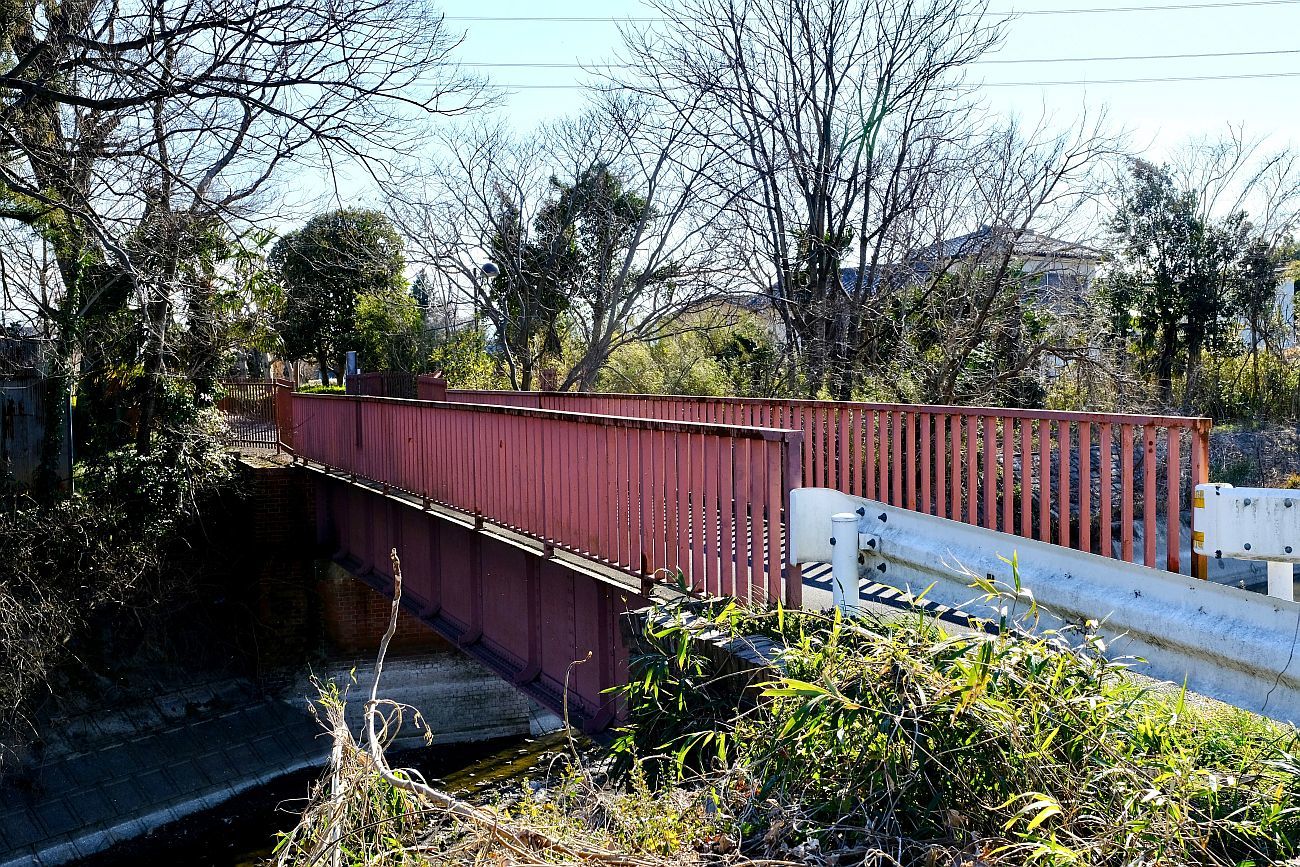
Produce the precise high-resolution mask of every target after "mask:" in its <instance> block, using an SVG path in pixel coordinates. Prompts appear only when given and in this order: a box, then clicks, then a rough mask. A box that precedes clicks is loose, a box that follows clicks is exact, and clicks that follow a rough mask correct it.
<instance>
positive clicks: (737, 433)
mask: <svg viewBox="0 0 1300 867" xmlns="http://www.w3.org/2000/svg"><path fill="white" fill-rule="evenodd" d="M520 393H521V394H526V393H527V392H520ZM294 398H295V399H303V400H308V399H310V400H354V401H360V400H366V401H384V402H387V403H400V404H411V405H415V406H422V407H425V406H430V405H434V406H438V405H443V406H448V407H453V408H455V409H465V410H470V411H472V412H486V413H494V414H499V415H515V416H525V417H533V418H556V419H564V420H568V421H582V422H590V423H592V424H598V425H605V426H611V427H631V428H640V429H644V430H660V431H673V432H681V433H706V434H714V435H716V436H728V437H733V438H736V439H761V440H769V441H770V440H786V441H788V440H789V439H790V435H791V434H794V435H797V436H798V437H800V438H802V437H803V433H802V431H798V430H794V429H792V428H772V427H757V426H753V425H730V424H718V423H716V422H700V421H677V420H675V419H657V418H641V417H639V416H624V415H610V414H608V413H587V412H573V411H570V410H563V409H537V408H536V407H531V406H510V405H509V404H499V403H462V402H460V401H456V402H450V401H430V400H420V399H419V398H414V397H383V396H380V395H373V394H323V393H312V394H303V393H301V392H295V393H294Z"/></svg>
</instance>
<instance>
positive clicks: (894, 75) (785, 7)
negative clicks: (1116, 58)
mask: <svg viewBox="0 0 1300 867" xmlns="http://www.w3.org/2000/svg"><path fill="white" fill-rule="evenodd" d="M654 5H655V6H656V9H658V12H659V13H660V14H662V16H663V18H664V23H663V25H662V26H656V27H654V29H650V30H645V31H641V30H633V29H628V30H625V32H624V38H625V44H627V45H625V52H624V55H625V56H624V57H623V62H624V64H627V65H628V66H630V68H632V74H629V75H627V77H625V78H623V79H620V81H621V82H623V83H624V84H625V86H627V87H630V88H634V90H638V91H641V92H643V94H645V95H646V96H647V97H650V99H653V100H655V101H656V103H658V104H662V105H666V107H671V108H672V109H677V110H680V112H682V114H684V116H689V117H692V118H693V120H692V130H693V133H694V134H695V136H697V140H698V143H699V147H705V148H711V149H714V151H716V152H719V153H722V155H724V157H725V159H724V160H723V161H720V162H719V164H718V170H716V173H715V174H714V177H712V181H714V183H715V185H716V188H719V190H736V191H737V192H738V199H737V201H736V205H737V207H736V208H735V209H733V214H735V218H736V225H737V226H738V229H740V230H741V231H742V233H744V234H745V235H746V237H748V238H749V240H750V244H751V250H753V251H754V255H755V256H757V257H759V259H761V260H762V264H763V268H762V269H761V270H759V274H758V276H759V279H761V281H763V282H762V285H761V286H759V287H758V289H759V291H763V292H764V294H766V295H767V296H768V299H770V302H771V305H772V309H774V312H775V315H776V317H777V318H779V321H780V325H781V329H783V331H784V334H785V338H787V342H788V343H789V347H790V350H792V354H793V356H794V360H796V363H797V365H798V372H800V377H801V380H802V386H803V389H805V390H806V393H807V394H809V395H818V394H826V393H829V394H832V395H835V396H837V398H841V399H842V398H849V396H850V395H852V394H853V393H854V390H855V387H857V386H858V385H859V383H861V381H862V376H863V372H865V370H867V369H870V368H872V367H875V368H876V369H880V365H881V364H884V360H889V359H896V357H897V355H898V352H900V351H901V350H906V348H907V347H904V346H901V344H900V342H898V341H900V338H901V334H900V331H901V329H902V328H904V325H902V324H901V322H896V321H889V317H898V316H906V315H907V304H909V296H911V295H917V294H918V291H919V302H920V303H922V304H926V303H928V302H930V300H931V299H932V298H933V296H935V292H936V291H937V289H939V279H937V277H936V276H937V274H940V273H944V270H945V269H946V265H950V264H953V263H946V264H945V263H935V261H926V260H927V257H928V259H933V257H935V256H936V251H943V250H944V244H943V242H944V240H946V239H950V238H953V237H954V235H958V234H965V233H969V231H971V230H974V229H976V227H979V226H980V225H988V226H995V227H996V229H997V234H998V237H1001V238H1005V237H1006V235H1008V234H1010V235H1015V234H1022V233H1023V231H1026V230H1027V227H1028V226H1030V225H1031V224H1032V221H1034V218H1035V217H1039V216H1043V211H1044V209H1045V205H1048V204H1049V203H1050V204H1053V205H1054V204H1058V200H1060V199H1061V198H1062V196H1063V194H1065V188H1066V187H1067V186H1071V185H1073V183H1074V182H1075V181H1076V179H1078V177H1079V174H1080V166H1082V164H1083V162H1087V161H1088V160H1091V159H1092V157H1093V156H1095V155H1096V153H1099V152H1101V151H1104V149H1105V147H1104V146H1102V144H1101V142H1100V140H1099V139H1097V135H1096V130H1095V129H1088V135H1084V136H1076V139H1075V140H1073V142H1069V143H1067V142H1066V140H1063V139H1062V140H1060V142H1057V140H1056V138H1052V139H1050V140H1048V138H1049V136H1047V135H1045V134H1044V131H1043V130H1035V131H1032V133H1030V134H1027V135H1026V134H1024V133H1023V131H1022V130H1015V129H1013V127H1006V126H1001V127H1000V126H996V125H993V123H991V122H989V121H988V118H987V116H985V114H984V113H983V112H982V110H980V108H979V105H978V104H976V103H975V101H974V100H972V97H971V88H970V87H969V86H967V84H966V83H965V78H963V77H965V73H966V70H967V68H969V66H970V64H972V62H974V61H976V60H978V58H979V57H982V56H983V55H984V53H985V52H988V51H991V49H992V48H995V47H996V45H998V44H1000V42H1001V38H1002V32H1004V25H1005V21H1004V19H1000V18H997V17H995V16H991V14H988V5H987V3H984V1H982V0H927V1H924V3H911V1H905V0H829V1H827V3H816V4H810V3H800V1H798V0H685V1H684V3H668V1H666V0H664V1H658V0H656V1H655V3H654ZM666 110H667V109H666ZM1009 142H1018V143H1021V144H1026V146H1030V148H1031V151H1032V157H1031V156H1027V155H1024V153H1021V152H1015V151H1011V149H1009V148H1008V147H1006V144H1008V143H1009ZM1049 156H1050V157H1053V159H1054V160H1056V162H1054V164H1052V162H1050V160H1049V159H1048V157H1049ZM1071 188H1073V187H1071ZM1074 191H1075V192H1078V190H1076V188H1074ZM1014 246H1015V244H1014V240H1013V243H1011V244H1010V247H1009V250H1014ZM1014 263H1015V257H1014V256H1013V255H1010V252H1009V255H1008V257H1006V261H1005V263H1002V265H1001V266H996V268H993V272H995V277H996V274H997V272H1006V270H1008V269H1009V268H1011V266H1013V265H1014ZM936 265H937V269H936ZM972 273H974V272H972ZM982 273H984V274H987V273H988V269H984V270H982ZM1004 282H1005V281H998V279H995V283H998V285H1001V283H1004ZM918 285H919V290H918ZM965 287H966V289H975V287H974V286H972V285H969V283H967V285H966V286H965ZM945 289H952V286H950V283H948V285H945ZM1004 296H1005V291H1002V290H998V291H996V292H985V294H984V296H983V298H966V296H965V295H963V302H962V307H963V308H965V309H966V311H967V315H969V316H970V317H972V321H974V322H976V324H978V325H979V324H987V322H988V320H989V313H991V311H992V308H993V298H1004ZM983 333H984V331H983V330H982V329H980V328H978V326H976V328H975V329H974V330H970V333H969V335H967V337H969V338H970V339H963V341H949V342H946V343H945V344H944V352H945V354H948V351H949V350H950V351H952V352H953V356H952V364H948V363H944V364H941V365H940V367H945V370H946V372H945V373H943V374H940V373H939V372H937V370H936V372H935V374H933V377H932V380H935V381H933V383H932V386H933V387H931V389H930V390H931V391H933V393H936V394H939V395H943V396H946V398H949V399H957V398H958V396H961V395H962V394H963V389H962V387H958V385H957V380H958V378H959V376H958V374H957V369H958V368H961V367H962V365H963V364H966V363H967V361H969V360H970V357H971V354H972V352H975V351H976V350H978V348H979V346H980V344H982V343H983V342H984V339H983ZM1032 355H1034V354H1028V356H1026V357H1030V356H1032ZM927 361H928V360H927ZM1028 363H1030V361H1026V364H1028Z"/></svg>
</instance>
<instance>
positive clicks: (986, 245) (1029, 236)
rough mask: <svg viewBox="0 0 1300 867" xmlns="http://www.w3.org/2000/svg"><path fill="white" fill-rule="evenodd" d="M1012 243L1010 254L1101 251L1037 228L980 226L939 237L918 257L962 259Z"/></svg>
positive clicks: (1063, 255)
mask: <svg viewBox="0 0 1300 867" xmlns="http://www.w3.org/2000/svg"><path fill="white" fill-rule="evenodd" d="M1007 244H1011V245H1012V247H1011V255H1013V256H1018V257H1022V258H1034V259H1083V260H1087V261H1094V262H1100V261H1101V259H1102V252H1101V251H1100V250H1098V249H1096V248H1095V247H1089V246H1088V245H1086V244H1079V243H1076V242H1074V241H1062V240H1061V239H1059V238H1053V237H1051V236H1049V235H1043V234H1040V233H1038V232H1029V231H1023V232H1017V231H1016V230H1014V229H1007V228H995V227H993V226H982V227H980V228H979V229H976V230H975V231H974V232H970V233H969V234H966V235H961V236H959V237H956V238H949V239H947V240H945V241H940V242H939V243H938V244H934V245H932V246H930V247H926V248H924V249H922V250H921V251H920V253H919V254H918V256H917V258H918V259H920V260H935V259H964V258H967V257H970V256H975V255H991V254H1000V253H1002V252H1005V250H1006V245H1007Z"/></svg>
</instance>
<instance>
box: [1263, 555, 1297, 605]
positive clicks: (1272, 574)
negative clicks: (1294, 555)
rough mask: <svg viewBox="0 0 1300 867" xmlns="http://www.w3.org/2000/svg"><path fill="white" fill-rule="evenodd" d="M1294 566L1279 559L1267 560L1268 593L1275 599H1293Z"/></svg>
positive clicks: (1292, 600)
mask: <svg viewBox="0 0 1300 867" xmlns="http://www.w3.org/2000/svg"><path fill="white" fill-rule="evenodd" d="M1294 576H1295V566H1294V565H1293V564H1291V563H1289V562H1286V563H1284V562H1282V561H1279V560H1269V561H1268V595H1269V596H1272V597H1274V598H1275V599H1285V600H1286V601H1287V602H1294V601H1295V577H1294Z"/></svg>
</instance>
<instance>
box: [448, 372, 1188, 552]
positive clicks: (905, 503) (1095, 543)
mask: <svg viewBox="0 0 1300 867" xmlns="http://www.w3.org/2000/svg"><path fill="white" fill-rule="evenodd" d="M446 399H447V400H449V401H453V402H473V403H479V404H497V405H508V406H524V407H533V408H540V409H553V410H562V411H567V412H577V413H598V414H601V415H616V416H629V417H636V418H650V419H673V420H678V421H689V422H704V423H712V424H726V425H740V426H748V425H756V426H760V427H770V428H782V429H793V430H797V431H800V432H802V434H803V440H804V449H803V463H802V471H801V479H802V484H804V485H812V486H819V487H820V486H824V487H831V488H837V489H839V490H842V491H845V492H847V493H851V494H856V495H858V496H862V497H867V498H869V499H874V500H880V501H882V502H886V503H889V504H891V505H894V506H899V507H902V508H908V509H913V510H915V511H921V512H926V513H928V514H932V515H938V516H940V517H945V518H951V519H953V520H957V521H964V522H966V523H970V524H975V525H978V526H981V527H987V528H989V529H994V530H1001V531H1003V532H1007V533H1014V534H1017V535H1021V536H1025V537H1028V538H1034V539H1040V540H1042V541H1046V542H1053V543H1056V544H1058V545H1064V546H1067V547H1071V548H1076V549H1079V550H1082V551H1091V552H1094V553H1099V554H1105V555H1108V556H1112V557H1117V558H1120V559H1123V560H1127V561H1130V562H1136V563H1144V564H1145V565H1147V566H1153V567H1158V568H1159V567H1163V568H1166V569H1168V570H1170V571H1172V572H1179V571H1188V570H1190V571H1193V572H1194V573H1195V574H1197V575H1200V576H1202V577H1204V575H1205V572H1204V562H1203V558H1195V557H1193V556H1191V553H1190V543H1188V545H1187V546H1186V549H1187V550H1186V556H1184V548H1185V546H1184V544H1183V539H1184V538H1185V537H1188V538H1190V526H1191V514H1192V509H1191V490H1192V489H1193V488H1194V486H1195V485H1197V484H1199V483H1201V482H1204V481H1207V480H1208V467H1209V431H1210V424H1211V422H1210V420H1209V419H1206V418H1183V417H1179V416H1143V415H1124V414H1102V413H1081V412H1053V411H1047V410H1019V409H990V408H980V407H958V406H915V405H910V404H873V403H841V402H835V401H814V400H768V399H750V398H735V397H677V396H660V395H632V394H570V393H556V392H509V391H470V390H462V389H448V390H447V391H446ZM1184 528H1186V532H1185V530H1184ZM1162 536H1163V539H1162ZM1198 561H1199V562H1198Z"/></svg>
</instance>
